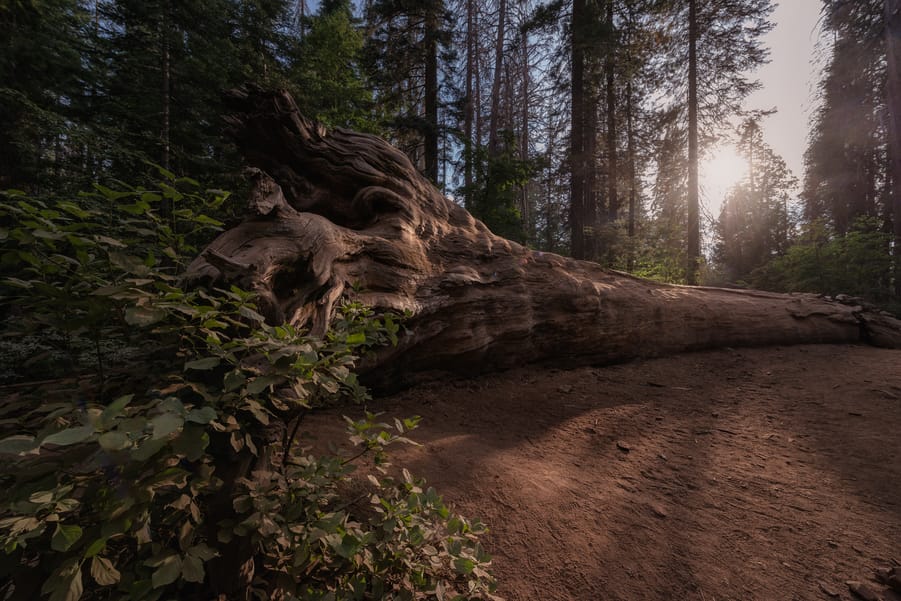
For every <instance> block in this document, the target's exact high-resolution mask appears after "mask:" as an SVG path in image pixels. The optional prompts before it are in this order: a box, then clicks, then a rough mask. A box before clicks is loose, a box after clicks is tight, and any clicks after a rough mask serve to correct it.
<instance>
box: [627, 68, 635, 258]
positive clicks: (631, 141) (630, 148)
mask: <svg viewBox="0 0 901 601" xmlns="http://www.w3.org/2000/svg"><path fill="white" fill-rule="evenodd" d="M632 118H633V117H632V78H631V77H630V78H629V80H628V81H627V82H626V144H627V146H626V154H627V155H628V161H629V256H628V258H627V259H626V261H627V271H630V272H631V271H632V270H634V269H635V212H636V210H637V207H636V206H635V204H636V203H635V201H636V192H637V182H636V181H635V130H634V128H633V124H632Z"/></svg>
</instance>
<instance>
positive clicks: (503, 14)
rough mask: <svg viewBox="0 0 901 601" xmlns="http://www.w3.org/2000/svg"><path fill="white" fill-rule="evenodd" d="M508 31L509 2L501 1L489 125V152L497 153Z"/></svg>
mask: <svg viewBox="0 0 901 601" xmlns="http://www.w3.org/2000/svg"><path fill="white" fill-rule="evenodd" d="M506 29H507V0H500V5H499V7H498V13H497V42H496V43H495V46H494V78H493V80H492V83H491V120H490V121H489V125H488V151H489V152H491V153H496V152H497V146H498V144H497V133H498V129H500V113H501V70H502V69H503V66H504V33H505V32H506Z"/></svg>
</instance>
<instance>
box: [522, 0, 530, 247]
mask: <svg viewBox="0 0 901 601" xmlns="http://www.w3.org/2000/svg"><path fill="white" fill-rule="evenodd" d="M523 8H524V9H525V8H526V6H525V5H524V6H523ZM520 35H521V36H522V40H521V43H520V49H521V52H522V74H521V79H522V90H521V91H520V94H521V95H522V131H521V134H520V150H519V156H520V159H522V160H523V161H526V160H528V159H529V79H530V78H529V68H530V65H529V36H528V34H527V33H526V32H525V31H523V32H522V33H521V34H520ZM521 204H522V223H523V228H524V230H525V233H526V242H528V241H529V240H531V239H532V238H533V236H532V234H533V228H532V214H531V213H532V210H531V206H530V205H531V202H530V200H529V182H528V181H527V182H526V183H525V184H523V186H522V203H521Z"/></svg>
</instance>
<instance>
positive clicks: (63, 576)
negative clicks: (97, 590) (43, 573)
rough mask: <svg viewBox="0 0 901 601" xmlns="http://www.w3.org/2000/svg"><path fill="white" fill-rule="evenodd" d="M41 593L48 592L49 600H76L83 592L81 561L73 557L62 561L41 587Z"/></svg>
mask: <svg viewBox="0 0 901 601" xmlns="http://www.w3.org/2000/svg"><path fill="white" fill-rule="evenodd" d="M41 592H42V593H43V594H45V595H46V594H48V593H49V594H50V599H49V601H78V600H79V599H81V594H82V592H84V585H83V584H82V582H81V562H80V561H78V560H77V559H75V558H72V559H68V560H66V561H65V562H63V564H62V565H60V567H58V568H57V569H56V571H54V572H53V574H52V575H51V576H50V578H48V579H47V581H46V582H45V583H44V586H43V587H42V588H41Z"/></svg>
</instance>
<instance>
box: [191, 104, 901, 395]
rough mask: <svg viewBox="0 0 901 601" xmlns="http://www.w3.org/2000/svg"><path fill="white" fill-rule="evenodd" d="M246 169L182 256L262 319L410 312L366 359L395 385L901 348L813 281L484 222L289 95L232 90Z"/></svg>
mask: <svg viewBox="0 0 901 601" xmlns="http://www.w3.org/2000/svg"><path fill="white" fill-rule="evenodd" d="M229 100H230V103H231V106H232V108H233V109H234V114H233V115H232V116H230V117H229V118H228V120H229V122H230V125H231V130H232V134H233V135H234V137H235V139H236V140H237V143H238V145H239V148H240V149H241V151H242V152H243V154H244V156H245V157H246V159H247V161H248V162H249V164H250V165H251V166H252V167H254V168H256V170H255V176H254V180H255V181H254V188H253V191H252V194H251V201H250V206H251V209H252V210H251V214H249V215H248V216H247V218H246V219H245V220H244V221H243V222H242V223H240V224H239V225H237V226H236V227H233V228H231V229H229V230H228V231H226V232H224V233H223V234H222V235H220V236H219V237H218V238H217V239H216V240H215V241H214V242H213V243H212V244H210V245H209V247H208V248H207V249H206V250H205V251H204V252H203V254H202V255H201V256H200V257H199V258H197V259H196V260H195V261H194V262H193V263H192V264H191V266H190V267H189V270H188V276H187V277H188V279H189V281H192V282H194V283H207V284H210V283H216V284H220V285H221V284H225V283H233V284H238V285H240V286H242V287H244V288H246V289H252V290H254V291H256V292H257V293H258V294H259V297H260V304H261V310H262V312H263V314H264V315H265V316H266V318H267V319H268V320H269V321H271V322H274V323H276V322H291V323H293V324H295V325H303V326H306V327H309V328H310V329H311V331H312V332H313V333H314V334H321V333H322V332H323V331H324V330H325V329H326V328H327V326H328V324H329V321H330V320H331V318H332V317H333V315H334V313H335V310H336V305H337V303H338V302H339V301H340V299H341V298H342V297H344V296H349V297H352V298H355V299H358V300H360V301H362V302H363V303H365V304H367V305H370V306H372V307H373V308H375V309H377V310H390V311H397V312H408V314H409V315H410V316H411V317H410V318H409V320H408V321H407V322H406V326H407V328H408V330H409V333H408V334H407V335H405V336H403V337H402V339H401V340H400V343H399V344H398V345H397V346H396V347H394V348H390V349H385V350H383V351H382V352H381V353H379V354H377V356H375V357H374V358H372V359H370V360H369V361H368V362H367V363H366V364H365V365H364V366H363V370H364V372H366V375H367V378H368V380H369V382H370V383H372V384H374V385H376V386H378V387H391V388H394V387H397V386H401V385H404V384H409V383H412V382H415V381H418V380H421V379H425V378H428V377H430V376H435V375H436V372H439V373H441V372H457V373H465V374H473V373H478V372H485V371H491V370H498V369H504V368H509V367H513V366H516V365H521V364H524V363H535V362H552V363H554V364H558V365H566V366H569V365H576V364H586V363H593V364H601V363H611V362H617V361H624V360H629V359H634V358H639V357H652V356H658V355H664V354H672V353H677V352H680V351H689V350H698V349H708V348H716V347H722V346H750V345H785V344H799V343H869V344H874V345H878V346H885V347H892V348H898V347H901V321H898V320H896V319H894V318H893V317H891V316H889V315H888V314H886V313H882V312H879V311H876V310H873V309H870V308H865V307H863V306H861V305H859V304H855V303H853V302H851V303H849V302H847V301H846V302H839V301H836V300H831V299H826V298H822V297H819V296H816V295H812V294H791V295H788V294H775V293H767V292H759V291H746V290H729V289H720V288H703V287H687V286H676V285H667V284H660V283H655V282H650V281H647V280H643V279H639V278H636V277H632V276H630V275H628V274H625V273H620V272H616V271H611V270H607V269H604V268H602V267H600V266H599V265H597V264H595V263H591V262H587V261H577V260H573V259H568V258H565V257H562V256H559V255H555V254H551V253H544V252H539V251H534V250H530V249H528V248H526V247H524V246H521V245H519V244H517V243H515V242H511V241H509V240H506V239H504V238H500V237H498V236H496V235H494V234H492V233H491V232H490V231H489V230H488V228H487V227H486V226H485V225H484V224H483V223H481V222H480V221H478V220H476V219H474V218H473V217H472V216H471V215H470V214H469V213H468V212H467V211H466V210H464V209H463V208H462V207H460V206H459V205H457V204H455V203H454V202H452V201H451V200H449V199H448V198H446V197H445V196H443V195H442V194H441V193H440V192H439V191H438V190H437V189H436V188H435V187H434V186H432V184H431V183H430V182H429V181H428V180H427V179H426V178H424V177H423V176H422V175H420V173H419V172H418V171H417V170H416V169H415V167H414V166H413V165H412V163H411V162H410V161H409V160H408V158H407V157H406V156H405V155H404V154H403V153H401V152H400V151H399V150H397V149H395V148H393V147H392V146H391V145H389V144H388V143H387V142H385V141H384V140H382V139H380V138H378V137H375V136H371V135H366V134H360V133H355V132H352V131H347V130H343V129H335V130H332V131H329V130H327V129H325V128H324V127H323V126H321V125H319V124H317V123H314V122H312V121H310V120H309V119H307V118H305V117H304V116H303V115H301V114H300V112H299V111H298V109H297V106H296V104H295V103H294V101H293V99H292V98H291V96H290V95H289V94H288V93H286V92H264V91H260V90H253V91H248V90H236V91H233V92H231V93H230V94H229Z"/></svg>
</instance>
